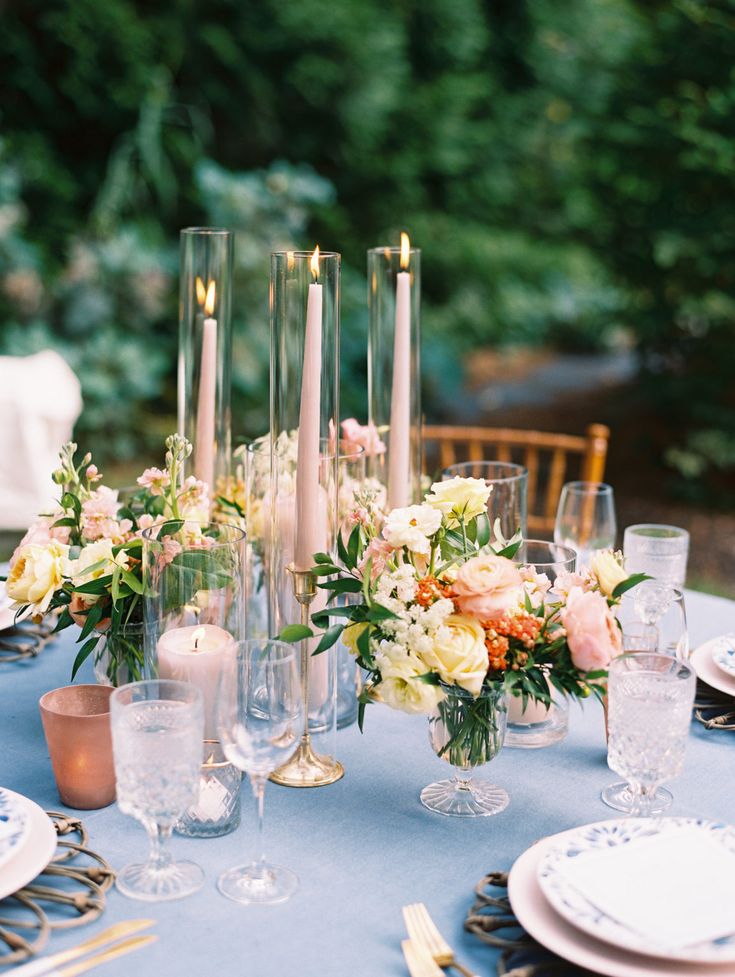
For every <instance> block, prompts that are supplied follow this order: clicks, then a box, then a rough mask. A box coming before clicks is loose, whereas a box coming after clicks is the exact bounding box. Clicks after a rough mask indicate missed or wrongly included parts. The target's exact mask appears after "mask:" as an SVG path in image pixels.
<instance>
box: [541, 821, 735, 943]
mask: <svg viewBox="0 0 735 977" xmlns="http://www.w3.org/2000/svg"><path fill="white" fill-rule="evenodd" d="M559 872H560V873H561V874H563V875H564V877H565V878H566V879H568V880H569V882H571V883H572V885H573V886H574V887H575V888H576V889H577V890H578V891H579V892H581V893H582V894H583V895H584V896H585V897H586V898H587V899H588V900H589V902H591V903H592V904H593V905H594V906H595V907H596V908H597V909H599V910H601V911H602V912H603V913H605V915H606V916H610V917H612V918H613V919H616V920H617V921H618V922H619V923H622V924H623V925H624V926H626V927H628V928H629V929H631V930H633V931H634V932H636V933H640V934H641V935H642V936H644V937H646V938H647V939H650V940H651V941H652V942H653V943H656V944H658V945H659V946H660V947H662V948H671V949H672V950H673V949H677V948H680V947H685V946H691V945H692V944H695V943H703V942H705V941H710V940H715V939H718V938H719V937H723V936H728V935H729V934H731V933H735V901H733V898H732V887H733V880H735V854H733V853H732V852H730V851H728V850H727V849H726V848H725V847H724V846H723V845H721V844H719V843H718V842H717V841H716V840H715V839H714V838H713V837H712V836H711V834H710V833H708V832H707V831H705V830H698V829H697V828H696V827H694V826H688V825H683V826H682V827H681V828H673V827H670V828H669V827H667V828H666V829H665V830H664V831H663V832H662V833H661V834H656V835H651V836H649V837H644V838H637V839H635V840H633V841H630V842H629V843H628V844H621V845H617V846H615V847H613V848H607V849H604V850H601V851H589V852H584V853H582V854H580V855H578V856H576V857H575V858H568V859H564V860H563V863H562V864H561V865H559Z"/></svg>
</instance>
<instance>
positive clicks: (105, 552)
mask: <svg viewBox="0 0 735 977" xmlns="http://www.w3.org/2000/svg"><path fill="white" fill-rule="evenodd" d="M112 547H113V542H112V540H111V539H99V540H97V542H95V543H89V545H88V546H84V547H82V549H81V551H80V553H79V556H78V557H77V559H76V560H69V561H68V564H67V566H66V567H65V570H66V575H67V576H68V577H70V578H71V582H72V583H73V584H74V586H75V587H81V585H82V584H85V583H89V582H90V581H91V580H97V579H99V577H104V576H106V575H107V574H108V573H112V571H113V570H114V568H115V565H117V566H120V567H122V568H123V569H124V570H127V569H128V556H127V554H126V553H125V551H124V550H121V551H120V552H119V553H118V554H117V556H113V553H112Z"/></svg>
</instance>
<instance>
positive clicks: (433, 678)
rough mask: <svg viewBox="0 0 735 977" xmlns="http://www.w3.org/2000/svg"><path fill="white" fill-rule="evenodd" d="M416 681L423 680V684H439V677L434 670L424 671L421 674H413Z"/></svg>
mask: <svg viewBox="0 0 735 977" xmlns="http://www.w3.org/2000/svg"><path fill="white" fill-rule="evenodd" d="M414 680H415V681H416V682H423V683H424V684H425V685H441V679H440V678H439V676H438V675H437V674H436V672H424V674H423V675H415V676H414Z"/></svg>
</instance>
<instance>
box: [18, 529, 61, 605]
mask: <svg viewBox="0 0 735 977" xmlns="http://www.w3.org/2000/svg"><path fill="white" fill-rule="evenodd" d="M68 555H69V547H68V546H66V544H64V543H59V542H58V541H56V540H52V541H51V542H50V543H46V544H45V545H41V544H39V543H29V544H28V545H26V546H24V547H22V549H21V550H20V552H19V553H18V554H17V556H16V559H15V563H14V564H13V568H12V570H11V571H10V573H9V574H8V582H7V587H6V592H7V594H8V597H10V598H11V599H12V600H14V601H15V603H16V606H17V607H21V606H23V605H25V604H28V605H29V606H30V610H29V613H30V614H32V615H33V616H34V617H37V616H40V615H42V614H45V613H46V611H47V610H48V606H49V604H50V603H51V598H52V597H53V596H54V593H55V592H56V591H57V590H58V589H59V587H60V586H61V584H62V582H63V579H64V566H65V564H66V561H67V558H68Z"/></svg>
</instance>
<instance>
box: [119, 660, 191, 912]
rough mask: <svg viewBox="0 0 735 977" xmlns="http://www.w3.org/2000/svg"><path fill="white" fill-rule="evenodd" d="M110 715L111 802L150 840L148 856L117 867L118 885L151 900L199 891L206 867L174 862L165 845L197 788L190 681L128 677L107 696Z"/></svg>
mask: <svg viewBox="0 0 735 977" xmlns="http://www.w3.org/2000/svg"><path fill="white" fill-rule="evenodd" d="M110 719H111V723H112V749H113V755H114V758H115V777H116V780H117V803H118V805H119V807H120V810H121V811H122V812H123V813H124V814H130V815H132V817H134V818H136V819H137V820H138V821H140V822H141V824H142V825H143V826H144V827H145V829H146V831H147V832H148V836H149V839H150V855H149V858H148V861H147V862H145V863H143V864H134V865H126V866H125V868H123V869H121V870H120V871H119V872H118V873H117V880H116V882H117V887H118V889H119V890H120V891H121V892H122V893H123V894H124V895H126V896H131V897H132V898H133V899H145V900H148V901H151V902H153V901H158V900H163V899H179V898H181V897H182V896H188V895H190V894H191V893H192V892H196V891H197V890H198V889H200V888H201V886H202V884H203V883H204V872H203V871H202V870H201V868H200V867H199V866H198V865H195V864H194V863H193V862H175V861H174V860H173V858H172V856H171V853H170V852H169V850H168V848H167V847H166V842H167V841H168V839H169V838H170V837H171V832H172V830H173V827H174V825H175V824H176V822H177V821H178V820H179V818H180V817H181V815H182V814H183V813H184V811H185V810H186V809H187V808H188V807H189V806H190V805H191V804H193V803H194V802H195V801H196V799H197V796H198V792H199V768H200V766H201V762H202V738H203V736H204V699H203V696H202V693H201V690H200V689H198V688H196V686H194V685H191V684H190V683H188V682H175V681H168V680H159V679H153V680H149V681H146V682H133V683H132V684H130V685H124V686H123V687H122V688H120V689H116V690H115V691H114V692H113V693H112V695H111V697H110Z"/></svg>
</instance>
